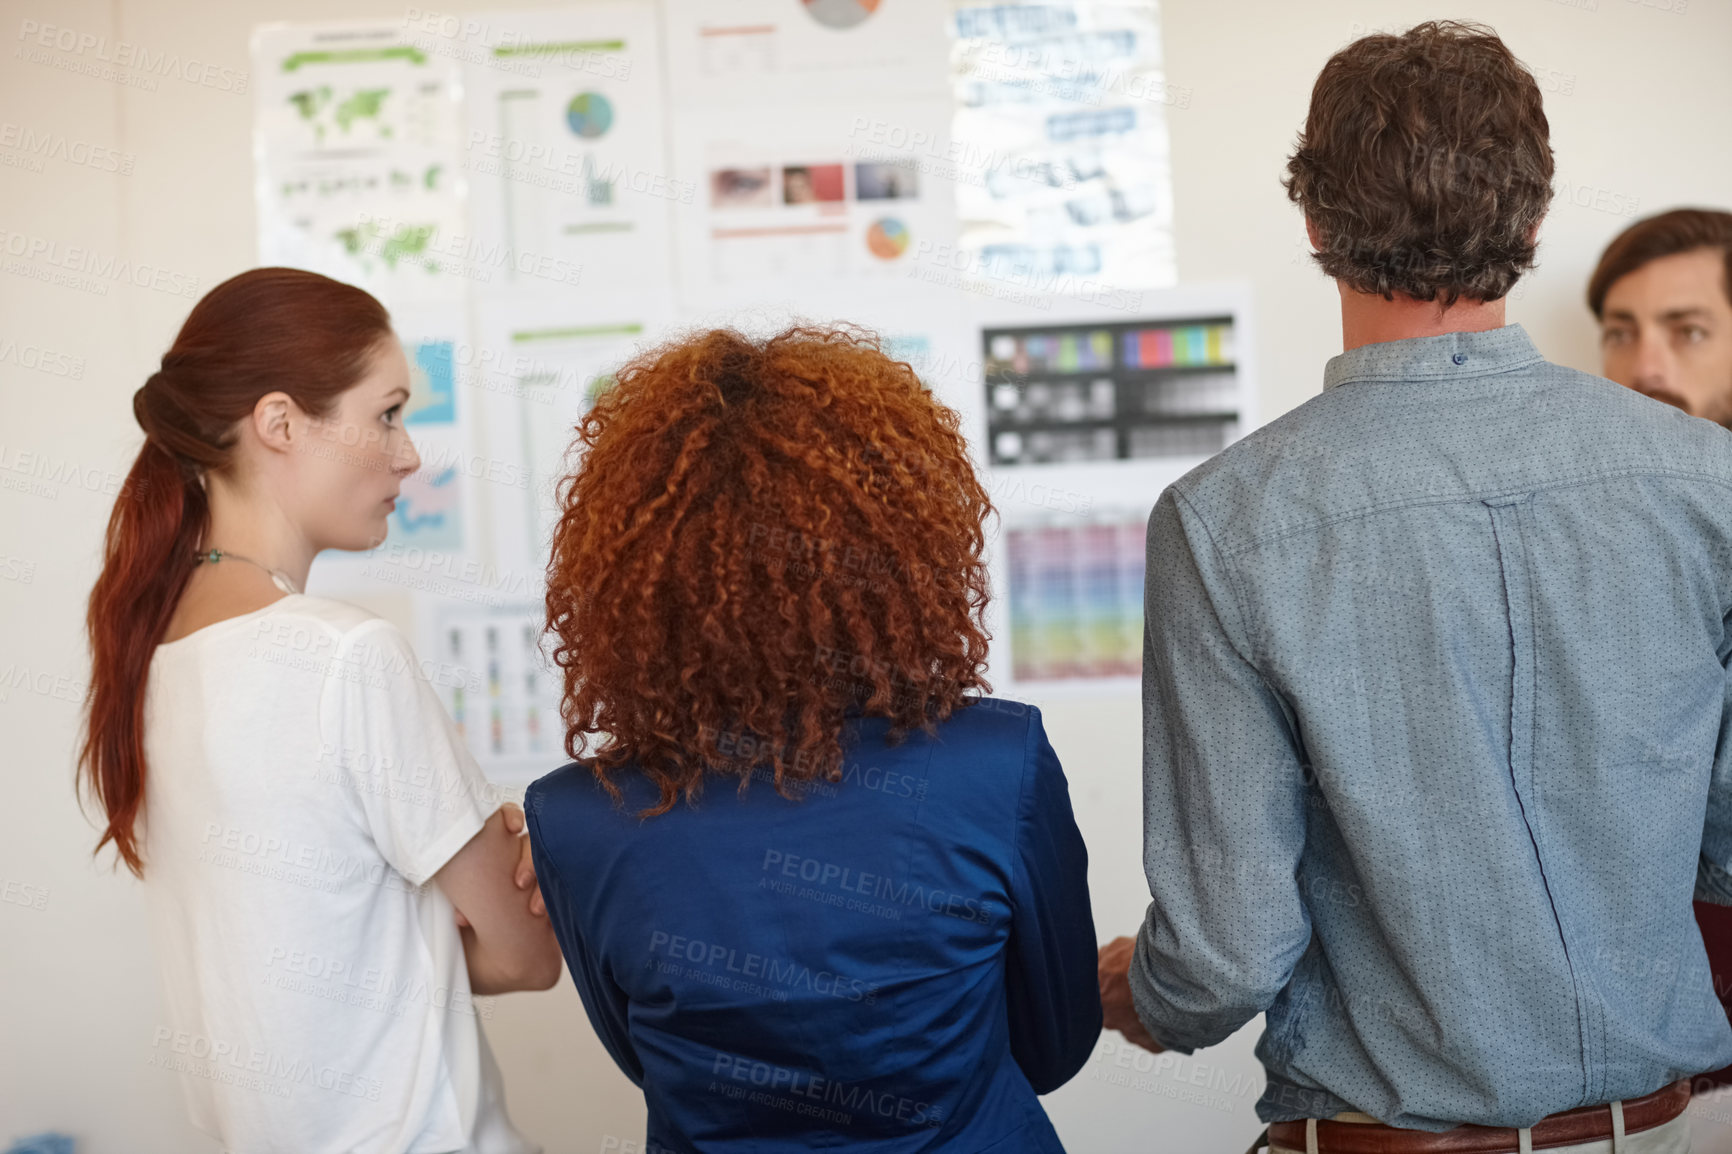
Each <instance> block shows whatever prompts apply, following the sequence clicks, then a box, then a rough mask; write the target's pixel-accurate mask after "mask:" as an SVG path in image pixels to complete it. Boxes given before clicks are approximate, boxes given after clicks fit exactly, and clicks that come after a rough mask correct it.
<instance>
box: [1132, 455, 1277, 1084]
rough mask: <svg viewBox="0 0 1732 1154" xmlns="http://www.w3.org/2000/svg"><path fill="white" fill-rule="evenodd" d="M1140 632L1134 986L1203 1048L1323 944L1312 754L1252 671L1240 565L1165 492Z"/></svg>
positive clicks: (1179, 1035) (1149, 1013) (1147, 1018)
mask: <svg viewBox="0 0 1732 1154" xmlns="http://www.w3.org/2000/svg"><path fill="white" fill-rule="evenodd" d="M1146 573H1147V577H1146V585H1145V592H1144V632H1143V807H1144V809H1143V866H1144V872H1145V873H1146V874H1147V876H1148V881H1149V896H1150V898H1151V899H1152V900H1151V901H1150V903H1149V909H1148V916H1147V918H1146V919H1145V921H1144V923H1143V927H1142V930H1141V931H1140V933H1139V934H1138V935H1137V946H1136V951H1135V955H1134V957H1133V961H1132V964H1131V974H1130V979H1131V995H1132V998H1133V1000H1134V1001H1135V1003H1136V1008H1137V1016H1138V1017H1139V1018H1141V1019H1142V1022H1143V1025H1144V1026H1145V1027H1146V1028H1147V1029H1148V1030H1149V1032H1150V1033H1151V1034H1152V1035H1153V1036H1154V1037H1155V1039H1156V1040H1157V1041H1159V1042H1160V1043H1161V1044H1162V1045H1163V1046H1166V1047H1167V1048H1168V1049H1172V1050H1176V1051H1178V1052H1180V1053H1185V1054H1188V1053H1191V1052H1192V1051H1193V1050H1196V1049H1199V1048H1201V1047H1204V1046H1211V1045H1214V1044H1215V1043H1217V1042H1219V1041H1221V1040H1222V1039H1224V1038H1226V1037H1227V1036H1228V1035H1229V1034H1231V1033H1232V1032H1233V1031H1234V1030H1237V1029H1238V1028H1239V1027H1240V1026H1242V1025H1244V1024H1245V1023H1246V1022H1248V1021H1250V1020H1251V1019H1252V1018H1253V1017H1255V1016H1256V1015H1257V1014H1259V1013H1261V1012H1263V1011H1264V1010H1266V1009H1267V1008H1268V1007H1269V1005H1270V1004H1271V1003H1272V1002H1273V1001H1274V1000H1275V997H1276V995H1277V994H1278V993H1280V991H1281V989H1282V988H1283V987H1284V986H1286V984H1287V982H1288V980H1289V979H1290V978H1291V976H1292V972H1293V967H1294V966H1295V965H1296V964H1297V962H1298V960H1299V958H1300V956H1301V955H1302V954H1303V953H1304V951H1305V948H1306V946H1307V945H1308V944H1309V942H1310V939H1311V918H1310V914H1309V913H1308V912H1307V910H1306V909H1305V904H1304V901H1303V897H1302V895H1301V892H1300V889H1299V884H1298V881H1297V876H1296V875H1297V870H1298V866H1299V857H1300V853H1301V851H1302V849H1303V847H1304V841H1305V805H1304V792H1303V789H1304V787H1303V783H1302V780H1301V774H1300V769H1301V762H1302V759H1301V756H1300V753H1299V749H1298V742H1297V739H1296V736H1295V733H1294V730H1293V728H1292V727H1291V725H1290V724H1289V720H1288V716H1289V715H1288V713H1287V710H1286V708H1285V707H1284V705H1283V704H1282V703H1281V701H1280V700H1279V698H1278V697H1277V696H1276V694H1275V692H1274V690H1273V689H1271V688H1270V686H1269V685H1268V683H1267V682H1265V681H1264V679H1263V678H1262V676H1261V675H1260V674H1259V673H1258V672H1257V670H1256V669H1255V668H1254V667H1253V666H1252V664H1251V662H1250V661H1249V660H1248V659H1247V658H1246V656H1245V654H1246V652H1247V650H1248V647H1247V645H1246V643H1245V639H1246V636H1247V627H1246V623H1245V622H1244V621H1243V620H1242V619H1241V618H1240V616H1239V609H1238V604H1237V600H1236V597H1235V594H1234V590H1233V589H1232V587H1231V574H1230V573H1229V572H1228V570H1227V566H1226V561H1225V559H1224V558H1223V557H1222V555H1221V553H1220V551H1219V550H1218V548H1217V547H1216V545H1215V543H1214V540H1213V538H1212V537H1211V536H1210V534H1209V531H1208V528H1207V526H1206V525H1204V524H1203V523H1202V521H1201V520H1200V518H1198V517H1197V516H1196V514H1195V512H1194V510H1193V509H1192V508H1191V507H1190V505H1189V503H1188V502H1186V501H1185V500H1184V499H1183V497H1182V496H1180V495H1179V494H1178V492H1177V490H1175V489H1173V488H1168V489H1167V490H1166V491H1165V492H1164V493H1162V494H1161V498H1160V500H1159V501H1158V502H1156V504H1155V509H1154V512H1153V513H1152V514H1151V515H1150V517H1149V535H1148V565H1147V569H1146Z"/></svg>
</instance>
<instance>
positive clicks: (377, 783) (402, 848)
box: [319, 619, 500, 885]
mask: <svg viewBox="0 0 1732 1154" xmlns="http://www.w3.org/2000/svg"><path fill="white" fill-rule="evenodd" d="M319 727H320V741H321V742H322V743H323V749H324V751H325V753H327V754H328V755H329V756H331V757H332V758H333V759H334V760H335V762H336V764H337V765H339V766H340V767H342V769H343V770H344V771H346V773H347V774H348V778H349V783H350V785H351V786H352V788H353V789H354V791H355V794H356V796H357V797H358V798H359V800H360V807H361V811H362V814H363V819H364V821H365V822H366V825H367V828H368V831H369V832H370V833H371V834H372V837H373V841H374V844H376V845H377V846H378V847H379V853H380V854H381V855H382V856H383V857H384V859H385V860H386V861H387V862H389V863H390V864H391V868H393V869H395V870H396V871H397V872H398V873H400V874H402V875H403V876H404V877H405V878H406V879H408V881H409V882H410V884H412V885H424V884H426V882H427V880H428V879H429V878H431V877H432V876H433V875H434V874H436V873H438V872H439V870H440V869H441V867H443V866H444V865H445V863H446V862H448V861H450V860H451V858H452V856H453V855H454V854H456V852H457V851H458V850H460V849H462V848H463V846H464V845H466V844H467V843H468V842H469V839H470V838H472V837H474V836H475V835H476V834H477V833H479V832H480V830H481V827H482V826H483V825H484V824H486V822H487V819H488V818H489V817H491V816H492V814H493V811H494V810H496V809H498V808H499V805H500V799H499V796H498V794H497V791H496V790H495V788H494V787H493V785H492V783H491V782H489V781H488V780H487V776H486V775H485V774H484V773H482V771H481V767H480V766H479V765H477V764H476V762H475V757H474V755H473V754H471V753H470V752H469V748H468V746H466V745H465V744H464V743H463V738H462V735H461V734H459V733H458V732H457V727H456V724H455V723H454V722H452V720H451V717H450V715H449V714H448V713H446V711H445V705H444V703H443V702H442V701H440V700H439V694H438V692H437V691H436V690H435V689H434V688H433V685H432V683H431V682H429V681H428V680H427V677H426V676H425V675H424V674H423V673H422V671H421V666H420V663H419V662H418V661H417V660H416V658H415V651H414V650H413V649H412V648H410V646H409V642H408V639H407V638H405V637H404V636H403V634H402V632H401V631H400V630H399V629H398V628H397V627H396V626H395V625H393V624H391V623H390V622H389V621H385V620H383V619H378V620H373V621H368V622H367V623H366V624H364V625H360V626H357V627H356V628H354V629H352V630H350V631H349V632H348V633H347V634H345V635H344V637H343V638H342V640H341V641H340V642H339V643H338V646H337V650H336V654H335V656H334V657H333V658H332V661H331V665H330V668H329V669H328V671H327V673H326V682H325V688H324V694H323V696H322V698H321V700H320V706H319Z"/></svg>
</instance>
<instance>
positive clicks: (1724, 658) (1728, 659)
mask: <svg viewBox="0 0 1732 1154" xmlns="http://www.w3.org/2000/svg"><path fill="white" fill-rule="evenodd" d="M1721 633H1722V634H1723V638H1722V640H1721V642H1720V648H1721V650H1722V652H1721V653H1720V664H1721V666H1722V667H1723V668H1724V669H1726V675H1725V677H1723V678H1722V679H1721V685H1722V686H1723V690H1722V692H1723V695H1724V696H1723V697H1722V698H1721V705H1720V737H1719V743H1718V745H1717V746H1716V748H1715V750H1714V765H1713V768H1712V770H1711V771H1710V774H1709V778H1708V812H1707V816H1706V820H1705V822H1704V823H1703V827H1702V849H1701V856H1700V857H1699V858H1698V860H1697V866H1696V894H1695V897H1696V900H1697V901H1701V902H1712V903H1713V904H1715V905H1721V906H1732V617H1729V618H1728V619H1727V620H1726V621H1725V622H1724V624H1722V626H1721Z"/></svg>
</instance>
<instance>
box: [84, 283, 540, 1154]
mask: <svg viewBox="0 0 1732 1154" xmlns="http://www.w3.org/2000/svg"><path fill="white" fill-rule="evenodd" d="M409 396H410V392H409V370H408V363H407V361H406V359H405V357H404V354H403V349H402V346H401V345H400V344H399V343H398V341H397V339H396V337H395V335H394V334H393V332H392V330H391V324H390V318H389V316H388V314H387V313H386V311H385V309H384V307H383V306H382V305H380V304H379V302H378V301H377V300H375V299H374V298H373V297H371V296H369V295H368V294H367V293H365V292H363V291H362V290H360V289H358V288H354V287H352V286H350V285H345V284H341V283H339V282H337V281H334V280H330V279H328V278H326V277H322V276H319V275H317V274H315V273H309V272H302V271H299V270H296V269H286V268H263V269H254V270H252V271H250V272H245V273H242V274H241V275H239V276H236V277H234V278H232V279H230V280H228V281H225V282H223V283H222V284H220V285H218V286H217V287H216V288H214V289H212V290H211V291H210V292H209V293H208V294H207V295H206V296H205V297H204V298H203V299H202V300H201V301H199V302H198V304H197V305H196V306H195V307H194V308H193V310H192V312H191V314H190V315H189V316H188V317H187V319H186V323H185V324H184V325H183V326H182V327H181V330H180V334H179V335H178V336H177V337H176V338H175V341H174V345H173V347H172V348H170V349H169V351H168V352H167V353H165V354H164V355H163V358H162V367H161V369H160V370H159V371H157V372H155V373H153V374H151V376H150V379H149V380H148V381H146V382H145V384H144V387H142V388H140V389H139V390H138V391H137V392H136V393H135V394H134V395H133V401H132V407H133V414H134V415H135V416H136V417H137V419H138V423H139V425H140V426H141V427H142V428H143V429H144V433H145V441H144V446H143V448H142V449H141V450H140V451H139V455H138V460H137V461H136V462H135V463H134V465H133V467H132V471H131V474H130V475H129V476H128V478H127V483H126V485H125V486H124V487H123V489H122V490H121V495H120V497H119V499H118V500H117V501H116V503H115V507H114V512H113V514H112V516H111V517H110V520H109V524H108V533H107V541H106V545H105V550H104V558H103V567H102V573H101V576H100V577H99V578H98V580H97V582H96V586H95V588H94V590H93V591H92V592H91V595H90V608H89V615H88V626H89V633H90V647H91V656H92V665H93V668H92V671H91V677H90V693H89V697H88V709H89V714H88V718H87V732H86V739H85V742H84V745H83V748H82V750H81V752H80V757H79V772H80V776H81V781H82V783H83V785H84V787H85V788H86V790H87V792H88V794H89V795H90V796H91V797H92V799H93V800H94V801H95V802H96V803H98V804H99V805H100V807H101V809H102V811H103V813H104V814H105V817H106V827H105V828H104V830H103V833H102V838H101V840H100V841H99V843H98V845H97V848H98V849H99V850H100V849H101V848H102V847H103V846H106V845H108V844H111V843H112V844H113V846H114V847H115V850H116V851H117V852H118V854H119V857H120V860H122V861H124V862H125V863H126V865H127V868H128V869H130V870H131V871H132V872H133V873H134V874H136V875H138V876H139V877H140V878H142V879H143V881H144V891H145V893H146V895H147V898H148V901H149V905H150V910H151V922H152V936H153V938H154V940H155V945H156V950H157V954H158V958H159V961H160V963H161V966H162V972H163V979H164V994H165V1004H166V1006H167V1013H168V1019H167V1020H166V1021H164V1022H163V1023H161V1024H160V1025H159V1026H158V1028H157V1029H156V1031H155V1037H154V1038H153V1051H152V1055H151V1064H153V1065H157V1066H161V1067H165V1068H170V1069H175V1070H178V1071H180V1072H181V1073H182V1075H183V1076H182V1079H181V1081H182V1086H183V1088H184V1090H185V1093H186V1099H187V1104H188V1109H189V1111H190V1112H191V1115H192V1119H193V1122H194V1123H195V1124H196V1125H198V1126H199V1127H200V1128H202V1129H204V1130H205V1131H207V1132H208V1133H210V1134H212V1135H214V1136H216V1137H217V1138H218V1139H220V1140H221V1141H222V1142H223V1143H224V1145H225V1147H226V1148H227V1149H230V1150H235V1151H246V1152H249V1154H251V1152H255V1151H278V1150H280V1151H294V1152H296V1154H311V1152H317V1151H331V1152H337V1151H359V1152H378V1154H402V1152H410V1151H413V1152H423V1151H425V1152H433V1151H474V1152H476V1154H521V1152H524V1151H529V1150H533V1149H534V1147H533V1146H532V1145H530V1144H529V1143H528V1142H526V1141H525V1140H524V1139H523V1138H522V1136H521V1135H519V1134H518V1133H517V1131H516V1130H515V1129H513V1128H512V1126H511V1123H510V1121H509V1119H508V1118H507V1117H506V1114H505V1109H504V1099H503V1095H502V1092H501V1088H500V1079H499V1072H498V1067H497V1066H496V1065H495V1063H494V1062H493V1058H492V1055H491V1054H490V1053H489V1051H488V1048H487V1042H486V1038H485V1037H484V1036H483V1034H482V1032H481V1030H480V1026H479V1023H478V1022H477V1020H476V1006H475V1004H474V1002H473V1000H472V999H473V996H474V995H476V994H494V993H502V992H504V991H507V990H518V989H546V988H548V987H550V986H552V985H553V984H554V982H556V981H557V980H558V976H559V947H558V944H557V942H556V941H555V939H554V937H553V934H552V931H551V930H550V929H549V927H548V924H547V920H546V916H545V912H544V911H543V910H542V909H541V908H540V905H539V895H538V894H537V893H536V891H535V889H534V877H533V873H532V872H531V867H530V866H529V864H528V860H527V853H526V852H525V851H524V850H523V849H522V848H521V846H522V845H524V844H526V841H525V839H522V838H521V837H520V836H519V831H521V829H522V826H523V817H522V813H521V811H519V810H517V809H516V808H515V807H513V806H502V805H501V804H500V802H499V800H498V798H497V796H496V794H495V791H494V790H493V789H492V788H491V787H490V786H489V783H488V782H487V780H486V778H485V776H483V774H482V773H481V770H480V768H479V767H478V766H477V765H476V764H475V760H474V758H473V757H471V756H470V754H469V753H468V751H467V749H466V748H465V746H464V744H463V742H462V740H461V737H460V736H459V735H458V734H457V732H456V730H455V728H454V726H453V725H452V724H451V722H450V720H449V718H448V717H447V716H446V715H445V713H444V710H443V707H442V705H441V703H440V701H439V698H438V695H437V694H436V693H435V692H434V690H433V689H432V687H431V685H430V684H429V682H428V681H427V679H426V677H425V676H424V675H423V674H422V672H421V667H420V664H419V663H418V662H417V661H416V659H415V655H414V653H413V651H412V650H411V648H410V647H409V645H408V642H407V641H406V640H405V638H404V637H403V635H402V633H401V632H400V631H399V630H398V629H396V628H395V627H394V626H393V625H391V624H390V623H389V622H387V621H385V620H384V619H382V618H380V617H378V616H376V615H374V614H372V613H369V612H367V611H366V610H363V609H361V608H359V607H357V606H353V605H349V604H346V603H344V602H341V601H335V600H331V599H329V598H324V597H317V596H311V595H308V594H305V593H303V592H301V590H302V589H303V588H304V587H305V585H306V580H307V572H308V569H309V568H310V567H311V565H312V562H313V558H314V557H315V556H316V555H317V554H318V553H319V552H320V551H322V550H325V549H345V550H364V549H370V548H373V547H375V546H377V545H379V544H380V543H381V542H383V541H384V539H385V534H386V522H387V518H388V516H389V514H390V511H391V509H392V508H393V505H394V498H395V497H396V496H397V492H398V488H399V486H400V484H401V482H402V479H403V477H405V476H406V475H408V474H409V473H411V472H413V471H414V470H415V469H417V468H418V467H419V466H420V458H419V457H418V456H417V455H416V452H415V448H414V446H413V445H412V444H411V443H410V441H409V437H408V434H407V433H406V432H405V431H404V428H403V422H402V414H403V410H404V407H405V404H406V402H407V401H408V400H409ZM525 891H527V892H525Z"/></svg>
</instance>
